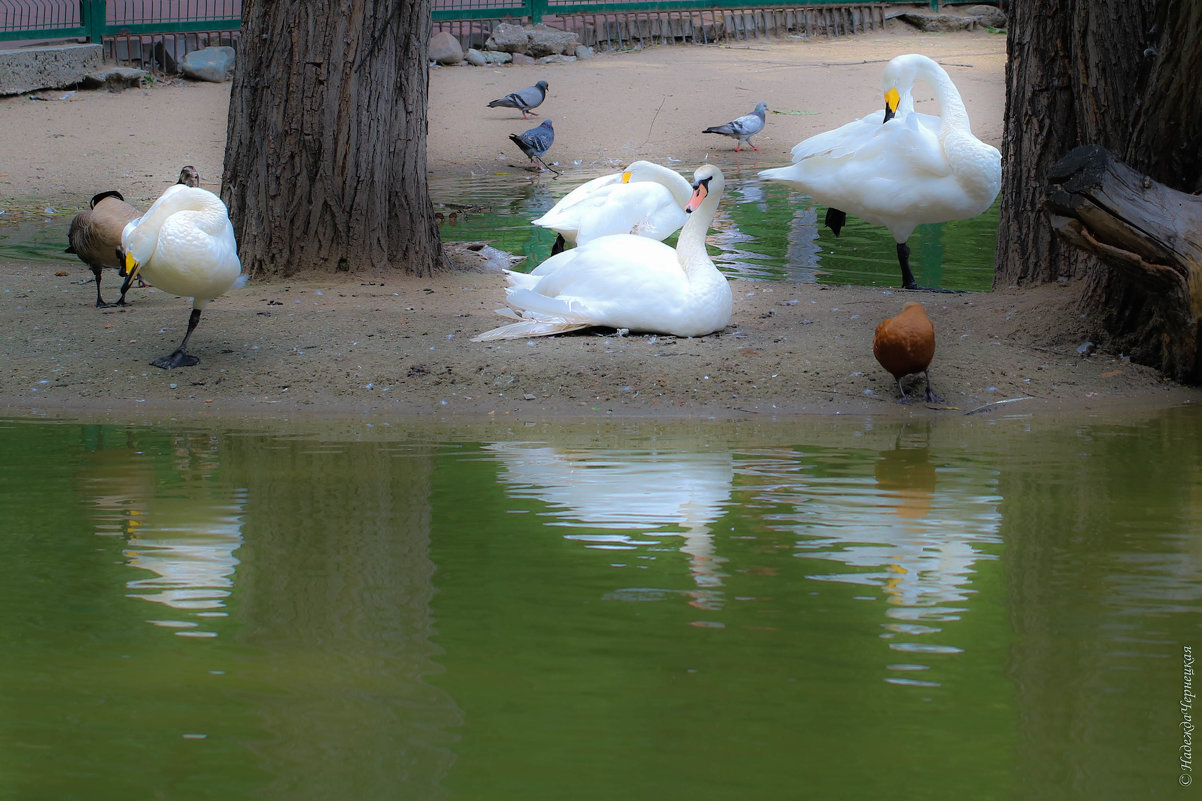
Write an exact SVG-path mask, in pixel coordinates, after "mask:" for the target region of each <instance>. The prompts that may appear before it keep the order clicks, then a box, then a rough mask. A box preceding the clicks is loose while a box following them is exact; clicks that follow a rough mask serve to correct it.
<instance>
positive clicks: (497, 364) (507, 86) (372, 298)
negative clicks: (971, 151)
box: [0, 30, 1202, 419]
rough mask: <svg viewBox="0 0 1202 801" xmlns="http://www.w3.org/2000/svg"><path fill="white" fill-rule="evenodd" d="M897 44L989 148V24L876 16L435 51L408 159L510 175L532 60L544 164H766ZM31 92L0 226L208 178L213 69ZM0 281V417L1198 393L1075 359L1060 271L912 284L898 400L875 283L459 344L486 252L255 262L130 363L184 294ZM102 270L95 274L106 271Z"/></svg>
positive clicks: (769, 291) (943, 410) (598, 410)
mask: <svg viewBox="0 0 1202 801" xmlns="http://www.w3.org/2000/svg"><path fill="white" fill-rule="evenodd" d="M914 51H917V52H923V53H926V54H927V55H930V56H932V57H934V58H937V59H938V60H939V61H940V62H941V63H943V64H944V65H945V67H946V68H947V69H948V71H949V73H950V74H951V75H952V77H953V79H954V80H955V81H956V83H957V85H958V87H959V88H960V90H961V93H962V94H963V96H964V99H965V103H966V105H967V107H968V110H969V113H970V115H971V117H972V120H973V127H974V132H975V133H977V135H978V136H980V137H981V138H982V139H984V140H986V141H988V142H991V143H993V144H995V145H996V144H998V143H999V142H1000V140H1001V135H1002V113H1003V109H1004V68H1005V67H1004V62H1005V41H1004V39H1003V37H1000V36H996V35H992V34H988V33H965V34H943V35H934V34H917V33H911V32H906V31H899V30H894V31H890V32H885V33H880V34H873V35H868V36H862V37H848V38H843V39H836V40H832V41H826V42H810V43H801V42H781V43H762V44H755V43H753V44H751V45H744V46H738V47H718V46H709V47H664V48H655V49H651V50H647V51H643V52H638V53H621V54H610V55H602V56H598V57H596V58H594V59H590V60H588V61H582V62H576V63H570V64H556V65H550V66H536V67H505V68H470V67H459V68H440V69H435V70H433V71H432V73H431V110H430V132H431V137H430V142H429V169H430V171H431V172H432V173H434V174H463V173H466V172H482V171H487V172H494V173H495V172H512V173H513V175H514V180H515V181H528V180H531V176H530V175H528V174H526V173H524V172H522V171H521V170H514V169H513V167H512V166H511V165H517V164H520V162H521V161H522V158H521V156H520V154H518V153H517V152H516V150H514V149H513V146H512V144H511V143H509V141H508V139H507V135H508V134H509V133H514V132H518V131H521V130H524V129H525V128H527V127H531V126H532V125H533V124H534V123H523V121H522V120H521V118H520V115H518V114H517V113H516V112H513V111H512V110H506V109H487V108H485V104H486V103H487V101H488V100H490V99H492V98H494V97H498V96H500V95H503V94H505V93H507V92H509V91H512V90H514V89H518V88H521V87H524V86H528V85H529V84H531V83H533V82H534V81H536V80H539V79H540V78H541V79H544V80H547V81H548V82H549V84H550V86H551V92H550V96H549V98H548V100H547V102H546V103H545V104H544V106H543V107H542V108H540V109H539V111H540V112H541V113H542V114H543V116H549V117H551V118H552V119H554V121H555V127H556V144H555V147H554V149H553V151H552V154H551V155H552V157H553V159H554V160H555V161H556V162H558V164H559V167H560V168H561V169H565V170H566V171H567V172H568V174H569V175H570V173H571V171H572V170H573V169H583V168H585V167H590V166H595V165H596V164H602V163H610V162H627V161H630V160H633V159H634V158H649V159H652V160H656V161H660V162H666V161H667V160H668V159H669V158H672V159H679V160H680V163H679V166H680V167H681V169H682V171H686V172H687V171H691V169H692V167H693V166H695V165H696V164H700V163H701V162H703V161H706V160H709V161H712V162H714V163H716V164H718V165H719V166H720V167H722V169H723V170H724V171H727V172H728V174H731V173H738V171H754V170H757V169H763V168H766V167H770V166H779V165H783V164H786V163H787V162H788V150H789V148H791V147H792V146H793V144H795V143H796V142H797V141H799V140H801V139H802V138H804V137H806V136H809V135H811V134H813V133H816V132H818V131H820V130H825V129H828V128H831V127H833V126H835V125H838V124H841V123H842V122H845V121H847V120H848V119H851V118H853V117H858V116H860V115H862V114H864V113H867V112H868V111H870V110H872V109H874V108H876V107H877V106H878V105H879V94H880V86H879V83H880V71H881V68H882V66H883V64H884V62H885V61H887V60H888V59H889V58H891V57H892V56H894V55H897V54H899V53H903V52H914ZM39 96H40V97H42V98H45V99H42V100H35V99H31V98H30V97H28V96H26V97H18V98H7V99H3V100H0V126H2V127H3V129H4V130H5V131H9V132H23V134H27V135H9V136H5V137H3V139H0V164H2V165H4V166H3V167H2V168H0V170H2V172H0V209H4V210H5V212H6V213H5V214H4V215H0V225H7V224H9V223H7V222H6V219H7V220H14V219H20V218H22V217H25V216H26V215H27V213H28V212H32V211H34V210H40V209H44V208H45V207H48V206H49V207H54V208H55V209H56V211H57V215H56V217H57V218H61V225H62V228H63V231H64V245H65V231H66V227H67V224H68V222H69V220H70V217H71V215H72V214H74V213H75V211H77V210H79V209H80V208H82V207H84V206H85V205H86V203H87V200H88V198H89V197H90V196H91V195H92V194H94V193H95V192H97V191H100V190H102V189H107V188H113V187H115V188H118V189H120V190H121V191H122V192H124V193H125V194H126V196H127V198H129V199H131V200H132V201H134V202H136V203H139V204H146V203H148V202H149V201H150V200H152V199H153V198H154V197H157V195H158V194H159V193H160V192H161V191H162V190H163V189H164V188H165V187H166V185H167V184H168V183H170V182H171V181H173V180H174V177H175V175H176V174H177V173H178V170H179V167H180V165H182V164H185V163H190V164H194V165H196V166H197V167H198V169H199V170H200V172H201V174H202V176H203V177H204V178H205V179H206V184H207V185H208V186H209V187H210V188H213V189H217V186H216V182H217V180H218V179H219V176H220V174H221V160H222V155H223V150H224V141H225V130H226V110H227V107H228V100H229V86H228V85H213V84H189V83H183V82H172V83H170V84H160V85H156V86H153V87H149V88H147V89H144V90H132V91H127V92H124V93H121V94H109V93H105V92H76V93H73V94H66V93H63V92H46V93H41V94H40V95H39ZM761 100H762V101H764V102H766V103H768V105H769V108H770V109H772V110H773V111H775V112H778V113H775V114H772V115H770V116H769V119H768V125H767V127H766V129H765V131H764V132H763V133H762V134H761V135H760V136H759V137H757V139H756V144H757V145H758V146H759V148H760V149H759V151H758V152H750V153H749V152H744V153H735V152H733V150H732V149H731V145H732V143H731V142H730V141H729V140H726V139H723V138H719V137H716V136H712V135H703V134H701V133H699V132H700V130H701V129H702V128H704V127H706V126H708V125H713V124H716V123H720V122H724V121H727V120H729V119H731V118H733V117H735V116H738V115H740V114H743V113H746V112H747V111H750V110H751V108H752V107H753V106H754V105H755V103H757V102H759V101H761ZM151 132H153V133H151ZM686 168H687V169H686ZM540 180H541V179H540ZM0 233H2V231H0ZM881 235H882V236H887V235H888V234H887V232H885V231H884V230H883V229H882V231H881ZM0 281H2V282H3V286H4V302H3V303H0V326H2V329H0V330H2V331H3V333H2V334H0V352H2V355H3V362H4V366H3V368H2V369H0V409H4V410H5V413H7V414H27V413H58V412H71V413H98V414H114V415H124V414H132V413H135V412H136V413H139V414H146V413H152V412H158V413H167V414H240V415H242V414H245V415H279V414H310V413H311V414H337V415H348V414H350V415H357V414H365V413H366V414H382V415H433V416H465V417H466V416H483V417H493V416H497V415H501V416H504V415H510V416H516V417H524V418H540V417H548V418H565V417H577V416H583V417H591V416H597V415H634V416H656V417H685V416H703V417H713V418H723V419H729V418H741V417H757V416H761V415H768V416H784V415H790V414H805V413H824V414H825V413H851V414H883V415H890V416H898V415H900V416H912V415H913V416H940V415H953V414H962V413H966V412H970V411H974V410H978V411H977V413H979V414H1001V413H1011V412H1017V411H1023V412H1036V411H1041V410H1045V411H1051V410H1066V411H1067V410H1071V411H1080V410H1093V409H1115V408H1121V407H1124V406H1127V405H1138V406H1143V407H1148V406H1168V405H1173V404H1179V403H1185V402H1197V401H1199V400H1202V393H1200V392H1199V391H1198V390H1196V389H1192V388H1185V387H1181V386H1178V385H1176V384H1173V383H1171V382H1167V381H1165V380H1163V379H1162V378H1161V377H1159V376H1158V375H1157V374H1155V373H1154V372H1153V371H1151V370H1148V369H1145V368H1142V367H1139V366H1137V365H1133V364H1131V363H1129V362H1128V361H1126V360H1125V359H1123V358H1122V357H1121V355H1120V354H1107V353H1105V352H1097V353H1094V355H1092V356H1090V357H1088V358H1084V357H1082V356H1081V355H1079V354H1078V352H1077V349H1078V346H1080V345H1081V344H1082V343H1083V342H1084V341H1085V339H1086V336H1087V333H1086V330H1085V328H1084V321H1083V320H1082V319H1081V317H1080V313H1079V312H1078V311H1077V305H1076V304H1077V295H1078V292H1079V287H1077V286H1073V285H1068V286H1050V287H1043V288H1039V289H1036V290H1033V291H1022V292H1019V291H1014V290H1006V291H1000V292H992V293H981V294H960V295H946V294H930V293H920V294H921V297H920V298H919V299H921V300H922V301H923V302H924V304H925V305H926V306H927V309H928V312H929V313H930V315H931V317H932V319H933V320H934V321H935V324H936V328H937V332H938V337H939V346H938V351H937V353H936V356H935V362H934V364H933V365H932V379H933V381H934V382H935V388H936V389H937V390H938V391H939V392H940V393H941V394H942V395H943V396H944V397H945V398H946V402H945V403H944V404H938V405H935V406H927V405H924V404H918V405H914V406H900V405H898V404H896V403H895V402H894V400H895V397H896V392H895V387H894V384H893V382H892V379H891V377H890V376H889V375H888V374H886V373H885V372H884V371H883V370H882V369H881V368H880V367H879V366H878V365H877V364H876V362H875V360H874V359H873V356H872V352H871V340H872V332H873V329H874V328H875V326H876V324H877V322H879V320H881V319H882V318H884V317H886V316H891V315H893V314H895V313H896V312H897V310H898V309H899V308H900V306H901V303H902V302H903V300H904V299H908V298H909V297H910V296H912V294H913V293H902V292H899V291H897V290H894V289H882V288H871V287H821V286H816V285H795V284H788V283H766V282H755V281H748V280H738V281H735V282H734V283H733V284H732V288H733V290H734V295H735V310H734V318H733V320H732V322H731V325H730V326H729V327H728V328H727V329H726V330H725V331H724V332H722V333H721V334H719V335H716V336H710V337H704V338H700V339H677V338H673V337H662V336H661V337H647V336H628V337H617V336H614V335H608V336H606V335H594V334H584V335H576V336H564V337H555V338H547V339H542V340H537V341H525V340H518V341H513V342H508V343H500V344H496V345H482V344H476V343H472V342H471V341H470V338H471V336H472V335H473V334H475V333H478V332H480V331H483V330H486V329H488V328H491V327H493V326H494V325H495V324H497V323H498V322H499V321H500V318H498V317H496V316H495V315H494V313H493V309H494V308H495V307H496V306H497V305H499V301H500V300H501V297H502V284H503V281H502V279H501V278H500V277H499V276H497V275H495V274H486V273H479V272H467V273H454V274H444V275H440V276H437V277H435V278H433V279H429V280H418V279H411V278H405V277H402V276H399V275H393V274H377V275H357V276H353V277H350V278H346V277H338V278H335V277H329V276H307V277H302V278H301V279H298V280H290V281H287V282H270V283H269V282H263V281H255V282H252V283H251V284H250V285H248V286H247V287H245V288H244V289H242V290H239V291H236V292H233V293H231V294H229V295H227V296H226V297H223V298H221V299H220V300H218V301H216V302H214V303H213V304H212V305H211V306H210V307H209V308H208V309H207V310H206V311H205V314H204V318H203V320H202V322H201V325H200V327H199V328H198V329H197V333H196V335H195V336H194V337H193V342H192V350H193V351H194V352H195V353H196V354H197V355H199V356H200V357H201V363H200V364H199V365H197V366H196V367H192V368H187V369H177V370H174V371H162V370H158V369H156V368H153V367H150V366H149V364H148V362H149V361H150V359H151V358H154V357H156V356H160V355H163V354H165V353H167V352H169V351H171V350H172V349H173V348H174V347H175V345H176V344H177V343H178V341H179V338H180V337H181V336H182V334H183V330H184V327H185V324H186V322H187V315H188V302H187V301H186V300H183V299H180V298H176V297H173V296H169V295H166V294H164V293H161V292H157V291H150V290H145V291H140V292H138V291H135V293H134V294H133V296H132V297H133V301H134V302H133V304H132V305H130V306H128V307H126V308H123V309H106V310H97V309H94V308H93V307H92V305H91V303H92V299H93V297H94V291H93V288H92V286H91V285H90V273H89V272H88V271H87V270H86V268H85V267H84V266H83V264H82V263H80V262H78V261H76V260H74V258H73V257H71V256H69V255H64V256H63V260H62V263H61V264H60V265H53V266H50V267H48V266H47V265H46V264H45V262H40V261H39V262H25V263H23V262H20V261H0ZM116 283H117V282H116V279H115V277H109V278H107V279H106V286H108V287H109V288H110V289H109V291H110V292H112V291H114V290H115V289H116V286H115V285H116ZM1020 399H1021V400H1020ZM1000 401H1011V402H1009V403H999V402H1000Z"/></svg>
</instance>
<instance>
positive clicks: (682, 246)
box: [676, 194, 718, 278]
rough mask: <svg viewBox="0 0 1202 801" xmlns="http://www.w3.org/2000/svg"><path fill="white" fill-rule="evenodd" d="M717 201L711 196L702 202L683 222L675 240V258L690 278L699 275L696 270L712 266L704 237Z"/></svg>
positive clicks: (707, 231)
mask: <svg viewBox="0 0 1202 801" xmlns="http://www.w3.org/2000/svg"><path fill="white" fill-rule="evenodd" d="M717 201H718V199H717V198H716V197H715V196H714V195H713V194H710V195H709V196H708V197H707V198H706V199H705V200H704V201H702V203H701V205H700V206H698V207H697V209H696V210H695V211H693V213H692V214H690V215H689V219H687V220H685V224H684V226H683V227H682V228H681V229H680V235H679V236H678V237H677V239H676V257H677V259H678V260H679V261H680V266H681V268H682V269H684V271H685V272H686V273H687V274H689V277H690V278H692V277H694V276H695V275H697V274H698V273H699V271H698V270H696V268H698V267H701V266H703V265H712V261H711V260H710V257H709V252H708V251H706V249H705V237H706V234H708V233H709V228H710V223H711V222H713V219H714V211H715V207H716V206H717Z"/></svg>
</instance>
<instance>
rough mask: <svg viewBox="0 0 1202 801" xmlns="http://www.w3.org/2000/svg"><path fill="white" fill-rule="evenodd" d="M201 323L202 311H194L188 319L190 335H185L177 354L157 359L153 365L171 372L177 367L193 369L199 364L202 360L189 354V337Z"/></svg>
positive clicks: (176, 350) (176, 351)
mask: <svg viewBox="0 0 1202 801" xmlns="http://www.w3.org/2000/svg"><path fill="white" fill-rule="evenodd" d="M199 322H200V309H193V310H192V314H191V316H190V317H188V333H186V334H184V341H183V342H181V343H179V347H178V348H176V349H175V353H172V354H171V355H170V356H163V357H162V358H159V359H155V360H154V361H153V362H151V365H153V366H155V367H162V368H163V369H164V370H170V369H172V368H175V367H191V366H192V365H194V364H199V363H200V359H199V358H197V357H196V356H193V355H191V354H190V353H188V352H187V349H188V337H190V336H192V332H193V331H195V330H196V324H197V323H199Z"/></svg>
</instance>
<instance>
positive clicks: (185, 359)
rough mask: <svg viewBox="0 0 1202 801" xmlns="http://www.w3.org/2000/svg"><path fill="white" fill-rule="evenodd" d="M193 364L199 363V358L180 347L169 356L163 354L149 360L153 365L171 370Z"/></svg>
mask: <svg viewBox="0 0 1202 801" xmlns="http://www.w3.org/2000/svg"><path fill="white" fill-rule="evenodd" d="M194 364H200V358H199V357H196V356H193V355H192V354H190V353H185V352H184V351H183V350H182V349H180V350H177V351H176V352H175V353H172V354H171V355H170V356H163V357H162V358H159V359H155V360H154V361H153V362H151V365H153V366H154V367H161V368H163V369H164V370H173V369H175V368H176V367H191V366H192V365H194Z"/></svg>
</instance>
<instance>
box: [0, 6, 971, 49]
mask: <svg viewBox="0 0 1202 801" xmlns="http://www.w3.org/2000/svg"><path fill="white" fill-rule="evenodd" d="M868 1H869V2H874V3H909V4H911V5H912V4H913V0H868ZM847 2H848V0H804V1H803V2H793V3H771V2H764V0H650V1H649V2H606V1H605V0H521V2H517V1H516V0H434V9H433V19H434V20H435V21H446V20H471V19H503V18H506V17H513V18H518V19H529V20H530V21H531V22H535V23H537V22H541V21H542V19H543V18H544V17H548V16H560V15H566V14H609V13H637V12H662V11H696V10H705V9H726V8H748V7H755V6H776V7H784V8H788V7H800V6H823V5H846V4H847ZM949 2H963V0H929V5H930V7H931V8H932V9H935V10H938V9H939V7H940V6H941V5H944V4H947V3H949ZM151 5H152V4H151V3H146V4H145V5H139V6H138V8H140V9H144V8H146V7H147V6H151ZM199 5H203V6H205V7H206V8H207V7H210V6H211V5H212V3H211V2H204V3H189V2H186V0H185V2H183V3H181V4H179V5H178V6H173V7H172V8H173V11H172V15H171V16H164V15H162V8H161V7H160V6H157V5H155V6H154V9H155V11H154V12H153V13H152V12H146V11H143V12H142V13H143V14H145V15H146V16H144V18H141V19H136V18H130V19H124V20H111V19H110V14H109V8H108V0H0V42H4V41H18V40H31V39H76V38H86V39H87V40H88V41H92V42H100V41H103V39H104V38H105V37H106V36H109V37H111V36H123V35H131V36H138V35H161V34H177V33H194V32H202V31H204V32H208V31H212V32H217V31H236V30H238V29H239V27H241V19H240V18H239V17H238V16H237V15H236V14H235V13H233V9H234V8H235V5H237V6H240V5H241V3H240V2H236V0H234V2H230V0H226V3H219V5H226V6H227V9H228V10H226V11H225V12H224V13H222V12H220V11H219V12H216V13H214V12H208V13H200V12H199V11H196V10H193V11H189V10H188V9H189V7H192V8H193V9H195V7H196V6H199ZM181 9H182V10H181Z"/></svg>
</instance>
